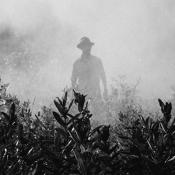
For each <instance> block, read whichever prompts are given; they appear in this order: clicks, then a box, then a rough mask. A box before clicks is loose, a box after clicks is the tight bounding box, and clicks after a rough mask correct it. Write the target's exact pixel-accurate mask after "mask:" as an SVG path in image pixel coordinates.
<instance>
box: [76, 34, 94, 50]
mask: <svg viewBox="0 0 175 175" xmlns="http://www.w3.org/2000/svg"><path fill="white" fill-rule="evenodd" d="M93 45H94V43H93V42H91V40H90V39H89V38H88V37H86V36H85V37H83V38H81V40H80V43H79V44H78V45H77V47H78V48H79V49H82V48H84V47H86V46H93Z"/></svg>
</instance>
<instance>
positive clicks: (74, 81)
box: [71, 62, 78, 89]
mask: <svg viewBox="0 0 175 175" xmlns="http://www.w3.org/2000/svg"><path fill="white" fill-rule="evenodd" d="M77 79H78V70H77V66H76V62H75V63H74V64H73V70H72V76H71V83H72V88H73V89H75V88H76V86H77Z"/></svg>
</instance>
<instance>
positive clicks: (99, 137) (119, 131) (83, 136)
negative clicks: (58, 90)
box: [0, 85, 175, 175]
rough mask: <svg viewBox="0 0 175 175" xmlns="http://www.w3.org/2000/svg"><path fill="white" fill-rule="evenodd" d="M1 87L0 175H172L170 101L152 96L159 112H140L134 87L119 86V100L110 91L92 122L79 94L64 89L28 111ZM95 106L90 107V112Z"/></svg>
mask: <svg viewBox="0 0 175 175" xmlns="http://www.w3.org/2000/svg"><path fill="white" fill-rule="evenodd" d="M6 87H7V86H6V85H1V101H0V102H1V115H0V174H2V175H11V174H13V175H20V174H22V175H42V174H43V175H56V174H64V175H68V174H72V175H75V174H77V175H78V174H82V175H88V174H90V175H93V174H94V175H97V174H99V175H106V174H118V175H148V174H149V175H173V174H175V119H174V118H173V117H172V115H171V113H172V104H171V103H170V102H163V101H162V100H161V99H158V104H159V106H160V108H159V110H160V112H161V114H160V113H158V114H156V113H152V114H149V115H148V114H145V112H144V111H143V110H142V108H141V107H139V105H138V104H137V105H136V101H135V89H133V88H131V89H128V88H126V86H123V92H124V94H125V98H123V100H121V101H117V100H115V96H116V95H117V91H116V89H113V91H112V94H111V96H110V97H111V98H110V100H109V101H108V102H107V104H106V108H104V109H105V110H104V109H101V110H98V111H96V114H95V115H99V116H100V117H101V116H104V115H107V116H106V122H105V123H103V122H101V123H99V122H95V121H94V119H93V115H92V114H91V111H90V110H89V106H88V102H87V101H86V97H85V96H84V95H83V94H80V93H78V92H75V91H73V97H72V98H70V96H69V93H68V92H65V93H64V95H63V97H62V98H56V99H55V100H54V105H55V108H54V109H52V108H49V107H46V106H43V108H42V110H41V111H40V112H38V113H37V114H32V112H31V110H30V102H28V101H27V102H20V101H19V100H18V98H17V97H14V96H12V95H9V94H7V92H6ZM96 107H98V105H97V106H94V107H91V108H92V109H93V111H95V110H96Z"/></svg>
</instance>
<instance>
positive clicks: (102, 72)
mask: <svg viewBox="0 0 175 175" xmlns="http://www.w3.org/2000/svg"><path fill="white" fill-rule="evenodd" d="M99 66H100V67H99V70H100V78H101V80H102V83H103V87H104V94H103V97H104V98H105V99H107V96H108V90H107V81H106V74H105V71H104V67H103V64H102V61H101V60H100V62H99Z"/></svg>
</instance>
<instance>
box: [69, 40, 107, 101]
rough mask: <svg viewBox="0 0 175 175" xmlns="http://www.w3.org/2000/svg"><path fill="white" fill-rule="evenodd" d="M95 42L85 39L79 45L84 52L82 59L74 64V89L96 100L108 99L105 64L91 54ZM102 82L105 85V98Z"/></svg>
mask: <svg viewBox="0 0 175 175" xmlns="http://www.w3.org/2000/svg"><path fill="white" fill-rule="evenodd" d="M93 45H94V43H93V42H91V41H90V39H89V38H88V37H83V38H81V40H80V43H79V44H78V45H77V48H79V49H80V50H81V51H82V54H81V57H80V58H79V59H77V60H76V61H75V63H74V64H73V71H72V78H71V82H72V87H73V89H75V90H78V91H79V92H81V93H83V94H87V95H88V97H89V98H92V99H95V100H101V99H102V98H103V99H105V100H106V99H107V85H106V75H105V71H104V68H103V64H102V62H101V60H100V59H99V58H97V57H96V56H93V55H92V54H91V49H92V46H93ZM100 82H102V84H103V96H102V94H101V88H100Z"/></svg>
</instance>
